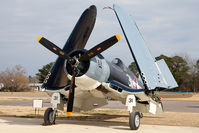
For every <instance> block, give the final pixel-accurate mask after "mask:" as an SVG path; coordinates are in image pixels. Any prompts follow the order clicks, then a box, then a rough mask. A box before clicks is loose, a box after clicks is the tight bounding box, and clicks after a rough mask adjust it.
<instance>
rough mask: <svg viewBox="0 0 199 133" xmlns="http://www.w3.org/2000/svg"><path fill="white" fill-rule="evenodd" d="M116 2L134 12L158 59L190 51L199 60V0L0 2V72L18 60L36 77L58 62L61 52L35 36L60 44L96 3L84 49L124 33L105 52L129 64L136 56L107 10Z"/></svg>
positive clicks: (109, 58)
mask: <svg viewBox="0 0 199 133" xmlns="http://www.w3.org/2000/svg"><path fill="white" fill-rule="evenodd" d="M114 3H115V4H118V5H119V6H120V7H122V8H124V9H125V10H126V11H128V12H129V14H131V15H132V16H133V18H134V19H135V21H136V23H137V25H138V27H139V29H140V31H141V33H142V36H143V37H144V40H145V41H146V44H147V46H148V48H149V49H150V51H151V53H152V55H153V56H154V57H156V56H159V55H160V54H164V55H167V56H174V55H176V54H177V55H178V54H179V55H182V54H186V55H189V56H190V57H191V58H194V59H199V52H198V50H199V45H198V42H199V37H198V35H199V15H198V13H199V1H198V0H86V1H82V0H9V1H8V0H1V1H0V72H1V71H4V70H5V69H6V68H11V67H13V66H15V65H18V64H20V65H21V66H23V67H24V68H25V70H26V72H27V74H26V75H27V76H28V75H32V76H34V75H35V74H36V73H37V72H38V69H40V68H42V66H43V65H46V64H48V63H49V62H52V61H55V60H56V58H57V55H55V54H53V53H51V52H50V51H48V50H47V49H46V48H44V47H43V46H41V45H40V44H39V43H38V42H37V37H38V36H44V37H45V38H48V39H49V40H51V41H52V42H54V43H55V44H56V45H58V46H59V47H61V48H62V47H63V46H64V44H65V42H66V40H67V39H68V36H69V35H70V33H71V31H72V29H73V28H74V26H75V24H76V22H77V20H78V19H79V17H80V15H81V14H82V12H83V11H84V10H85V9H86V8H88V7H89V6H90V5H96V7H97V19H96V24H95V27H94V29H93V32H92V34H91V36H90V38H89V40H88V42H87V45H86V49H89V48H91V47H93V46H95V45H97V44H98V43H100V42H102V41H104V40H106V39H107V38H109V37H111V36H113V35H115V34H120V35H121V37H122V38H121V41H120V42H118V43H117V44H116V45H114V46H113V47H111V48H110V49H108V50H106V51H105V52H103V53H102V55H103V56H104V57H105V58H106V59H107V60H109V61H111V60H113V59H114V58H116V57H119V58H120V59H122V60H123V61H124V63H125V64H126V65H127V66H128V65H129V64H130V63H131V62H132V61H133V59H132V57H131V54H130V51H129V49H128V46H127V43H126V41H125V38H124V35H123V33H122V30H121V28H120V26H119V23H118V21H117V19H116V16H115V14H114V12H113V11H112V10H103V7H106V6H110V7H112V6H113V4H114Z"/></svg>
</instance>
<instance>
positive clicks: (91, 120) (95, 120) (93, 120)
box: [0, 114, 129, 130]
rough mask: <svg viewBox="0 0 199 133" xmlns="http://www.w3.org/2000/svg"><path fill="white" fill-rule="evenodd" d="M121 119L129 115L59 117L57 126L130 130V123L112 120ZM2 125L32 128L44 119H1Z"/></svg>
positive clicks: (40, 123)
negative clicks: (68, 125)
mask: <svg viewBox="0 0 199 133" xmlns="http://www.w3.org/2000/svg"><path fill="white" fill-rule="evenodd" d="M120 117H129V116H128V115H106V114H92V115H90V114H89V116H71V117H59V118H57V119H56V125H60V124H76V125H88V126H98V127H111V128H114V129H115V128H120V129H124V130H127V129H129V125H128V122H124V121H113V120H111V119H116V118H120ZM125 119H126V118H125ZM1 121H3V122H1ZM0 123H6V124H9V125H32V126H35V125H37V126H38V125H41V126H42V124H43V118H24V117H23V118H22V117H0ZM52 126H53V125H52ZM112 126H113V127H112ZM118 126H122V127H118Z"/></svg>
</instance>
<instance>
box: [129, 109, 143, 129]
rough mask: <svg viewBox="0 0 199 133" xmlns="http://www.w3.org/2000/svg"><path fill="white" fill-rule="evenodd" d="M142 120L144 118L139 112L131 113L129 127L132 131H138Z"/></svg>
mask: <svg viewBox="0 0 199 133" xmlns="http://www.w3.org/2000/svg"><path fill="white" fill-rule="evenodd" d="M140 118H142V114H141V113H139V112H134V111H133V112H131V113H129V126H130V129H131V130H137V129H138V128H139V127H140Z"/></svg>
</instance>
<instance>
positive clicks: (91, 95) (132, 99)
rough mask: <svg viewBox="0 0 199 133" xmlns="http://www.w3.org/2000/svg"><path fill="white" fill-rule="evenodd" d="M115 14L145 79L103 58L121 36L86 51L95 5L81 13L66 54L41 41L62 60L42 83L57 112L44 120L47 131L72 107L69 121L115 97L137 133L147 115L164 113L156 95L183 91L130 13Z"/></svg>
mask: <svg viewBox="0 0 199 133" xmlns="http://www.w3.org/2000/svg"><path fill="white" fill-rule="evenodd" d="M113 10H114V13H115V15H116V17H117V19H118V22H119V24H120V26H121V29H122V31H123V34H124V37H125V39H126V42H127V45H128V46H129V49H130V52H131V55H132V57H133V58H134V61H135V64H136V66H137V69H138V72H139V76H140V77H141V78H140V79H139V78H138V77H136V76H135V74H134V73H132V72H131V71H130V70H129V69H128V68H127V67H126V66H125V65H124V63H123V62H122V60H120V59H119V58H115V59H114V60H113V61H112V62H109V61H107V60H105V58H104V57H103V56H102V55H101V52H103V51H105V50H106V49H108V48H109V47H111V46H112V45H114V44H115V43H117V42H118V41H119V40H120V35H114V36H112V37H110V38H109V39H107V40H105V41H103V42H102V43H100V44H98V45H96V46H94V47H93V48H91V49H90V50H85V49H84V47H85V45H86V42H87V40H88V38H89V36H90V34H91V32H92V30H93V27H94V24H95V20H96V14H97V9H96V7H95V6H94V5H92V6H90V7H89V8H88V9H86V10H85V11H84V12H83V13H82V15H81V17H80V18H79V20H78V22H77V24H76V26H75V28H74V29H73V31H72V33H71V35H70V36H69V38H68V40H67V42H66V44H65V45H64V47H63V49H61V48H59V47H58V46H56V45H55V44H53V43H52V42H50V41H49V40H47V39H46V38H44V37H41V36H40V37H38V42H39V43H41V44H42V45H43V46H44V47H46V48H47V49H49V50H50V51H52V52H53V53H55V54H57V55H58V58H57V59H56V61H55V63H54V65H53V66H52V68H51V70H50V72H49V74H48V75H47V77H46V79H45V81H44V82H43V88H45V90H46V92H47V93H48V94H49V95H50V96H51V97H52V98H51V103H52V107H50V108H48V109H47V110H46V111H45V114H44V124H45V125H52V124H55V120H56V112H57V110H64V104H67V115H68V116H70V115H71V114H72V111H81V110H83V111H87V110H91V109H94V108H99V107H101V106H104V105H106V104H107V97H110V98H111V99H115V100H119V101H121V102H122V103H123V104H125V105H126V106H127V108H128V111H129V114H130V116H129V126H130V129H132V130H137V129H138V128H139V126H140V118H141V117H142V113H152V114H158V113H161V112H162V111H163V109H162V104H161V100H160V99H159V98H158V96H157V94H156V92H157V91H160V90H163V89H172V88H175V87H177V86H178V85H177V83H176V81H175V79H174V78H173V76H172V74H171V72H170V70H169V68H168V67H167V65H166V63H165V61H164V60H159V61H157V60H155V58H154V57H152V55H151V54H150V52H149V50H148V48H147V46H146V44H145V42H144V40H143V38H142V36H141V34H140V31H139V29H138V27H137V25H136V23H135V21H134V20H133V18H132V17H131V16H130V15H129V14H128V12H126V11H124V10H123V9H122V8H120V7H119V6H118V5H114V6H113Z"/></svg>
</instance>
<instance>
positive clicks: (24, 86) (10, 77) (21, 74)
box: [0, 65, 29, 91]
mask: <svg viewBox="0 0 199 133" xmlns="http://www.w3.org/2000/svg"><path fill="white" fill-rule="evenodd" d="M25 73H26V72H25V69H24V68H23V67H22V66H21V65H16V66H15V67H13V68H11V69H10V68H7V69H6V70H5V71H3V72H1V73H0V83H3V84H4V87H3V88H2V90H3V91H27V90H29V87H28V83H29V82H28V78H27V77H26V76H25Z"/></svg>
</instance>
